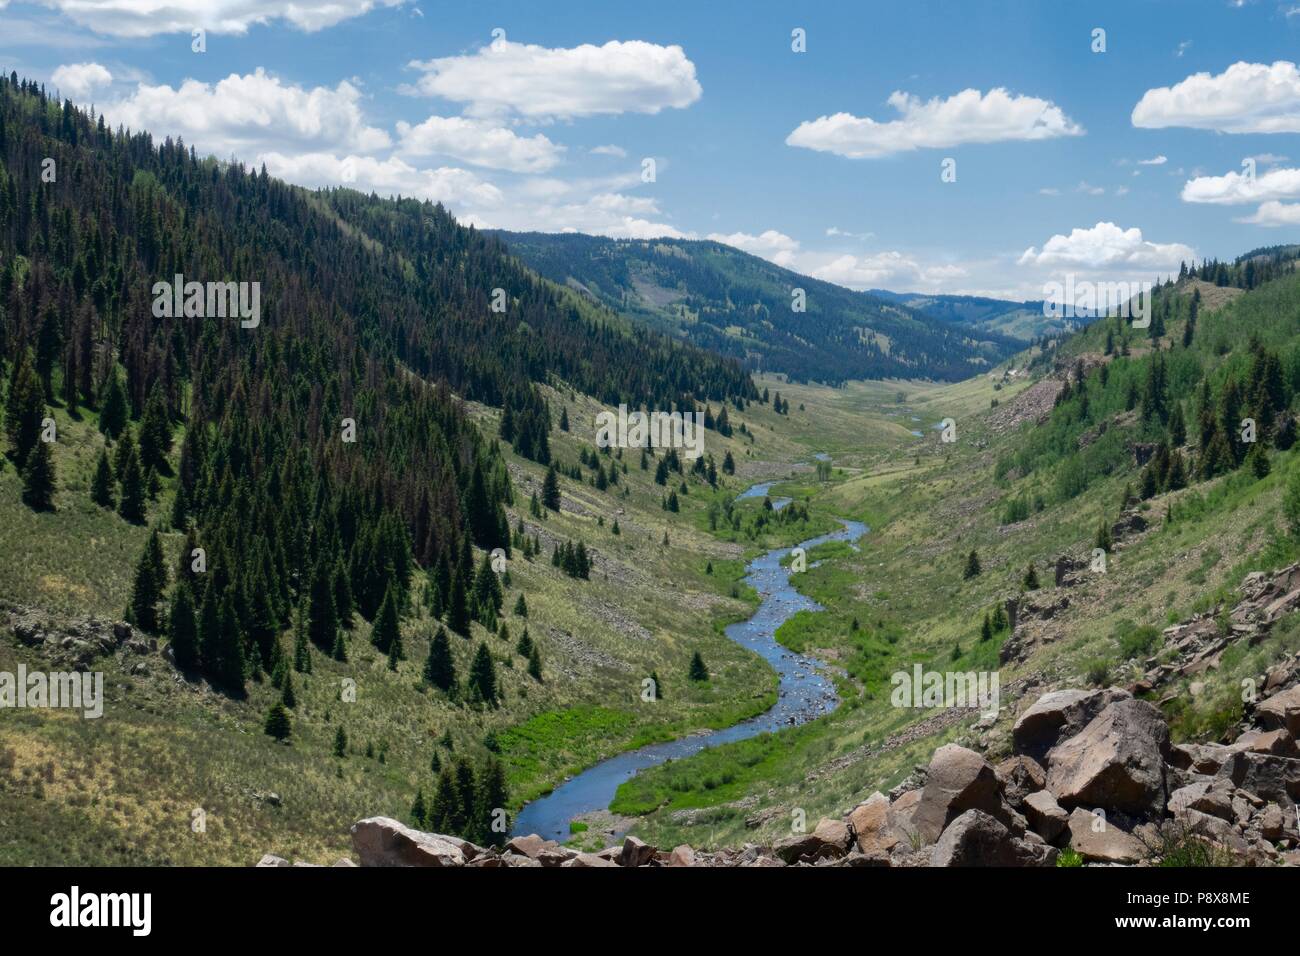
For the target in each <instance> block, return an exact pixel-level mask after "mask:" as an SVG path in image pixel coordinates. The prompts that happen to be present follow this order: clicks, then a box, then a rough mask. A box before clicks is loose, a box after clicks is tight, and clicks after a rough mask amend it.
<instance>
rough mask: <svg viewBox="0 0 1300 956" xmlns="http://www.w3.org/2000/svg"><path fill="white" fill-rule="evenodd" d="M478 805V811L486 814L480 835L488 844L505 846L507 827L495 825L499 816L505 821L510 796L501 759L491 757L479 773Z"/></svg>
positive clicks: (485, 843)
mask: <svg viewBox="0 0 1300 956" xmlns="http://www.w3.org/2000/svg"><path fill="white" fill-rule="evenodd" d="M478 790H479V792H478V799H477V801H476V802H477V806H478V812H479V813H481V814H485V815H486V819H485V820H484V821H483V829H482V830H481V831H480V836H482V838H483V842H484V845H486V846H504V845H505V842H506V837H507V829H508V828H506V827H502V828H499V829H498V828H497V827H496V826H495V824H496V822H497V819H498V817H500V818H501V820H502V822H503V823H504V822H505V817H504V816H503V815H504V813H505V809H506V805H507V804H508V803H509V802H510V796H509V794H508V792H507V791H506V773H505V769H504V768H503V767H502V766H501V761H499V760H497V759H496V758H495V757H489V758H488V760H487V762H486V763H485V764H484V765H483V768H482V770H481V771H480V773H479V787H478Z"/></svg>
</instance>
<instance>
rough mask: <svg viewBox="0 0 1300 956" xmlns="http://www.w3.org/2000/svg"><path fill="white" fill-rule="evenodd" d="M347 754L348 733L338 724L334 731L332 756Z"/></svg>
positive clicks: (341, 756) (344, 755)
mask: <svg viewBox="0 0 1300 956" xmlns="http://www.w3.org/2000/svg"><path fill="white" fill-rule="evenodd" d="M347 755H348V734H347V731H345V730H344V729H343V725H342V724H339V726H338V729H337V730H335V731H334V756H336V757H340V758H343V757H346V756H347Z"/></svg>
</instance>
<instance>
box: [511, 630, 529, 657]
mask: <svg viewBox="0 0 1300 956" xmlns="http://www.w3.org/2000/svg"><path fill="white" fill-rule="evenodd" d="M515 653H516V654H518V655H519V656H520V657H529V656H531V655H532V653H533V639H532V637H530V636H529V634H528V628H527V627H524V632H523V633H522V634H520V635H519V642H518V643H517V644H515Z"/></svg>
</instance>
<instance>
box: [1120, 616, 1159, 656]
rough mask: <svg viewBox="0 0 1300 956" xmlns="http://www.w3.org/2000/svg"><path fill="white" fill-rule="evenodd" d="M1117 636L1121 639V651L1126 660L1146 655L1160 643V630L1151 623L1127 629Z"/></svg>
mask: <svg viewBox="0 0 1300 956" xmlns="http://www.w3.org/2000/svg"><path fill="white" fill-rule="evenodd" d="M1116 636H1117V637H1118V639H1119V652H1120V654H1122V655H1123V656H1124V659H1125V660H1132V659H1133V658H1135V657H1145V656H1147V655H1149V654H1150V653H1151V652H1152V651H1153V650H1154V649H1155V648H1156V647H1157V646H1158V645H1159V644H1160V631H1158V630H1157V629H1156V628H1155V627H1153V626H1151V625H1150V624H1143V625H1142V626H1141V627H1134V628H1130V629H1126V630H1125V631H1121V632H1120V633H1119V634H1117V635H1116Z"/></svg>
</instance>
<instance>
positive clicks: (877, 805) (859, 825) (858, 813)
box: [849, 791, 902, 856]
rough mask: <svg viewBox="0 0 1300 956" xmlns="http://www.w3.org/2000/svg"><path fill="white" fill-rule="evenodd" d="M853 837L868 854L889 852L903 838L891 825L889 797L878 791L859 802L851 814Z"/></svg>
mask: <svg viewBox="0 0 1300 956" xmlns="http://www.w3.org/2000/svg"><path fill="white" fill-rule="evenodd" d="M849 823H850V825H851V826H852V827H853V839H854V840H855V841H856V842H857V846H858V850H859V852H861V853H864V854H867V855H868V856H870V855H872V854H874V853H888V852H889V851H890V850H891V849H893V848H894V846H895V845H896V844H897V843H899V842H900V841H901V840H902V836H901V835H900V834H899V833H898V832H897V831H896V830H895V829H894V828H893V827H892V826H890V825H889V798H888V797H886V796H885V795H884V794H883V793H880V792H879V791H877V792H876V793H873V794H872V795H871V796H869V797H868V798H867V801H866V803H862V804H859V805H858V806H857V807H855V808H854V810H853V812H852V813H850V814H849Z"/></svg>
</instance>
